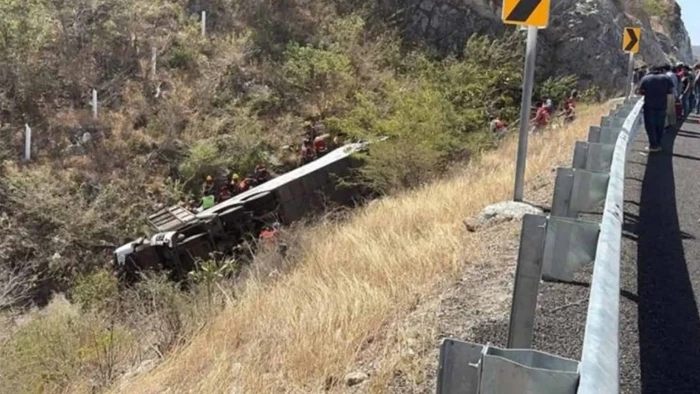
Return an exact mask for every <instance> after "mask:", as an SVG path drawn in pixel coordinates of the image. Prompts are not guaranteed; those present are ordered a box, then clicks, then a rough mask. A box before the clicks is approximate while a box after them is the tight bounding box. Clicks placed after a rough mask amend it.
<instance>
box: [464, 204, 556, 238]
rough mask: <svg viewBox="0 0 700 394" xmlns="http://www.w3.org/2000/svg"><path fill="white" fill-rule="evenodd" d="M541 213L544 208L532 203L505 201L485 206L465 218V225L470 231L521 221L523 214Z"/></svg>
mask: <svg viewBox="0 0 700 394" xmlns="http://www.w3.org/2000/svg"><path fill="white" fill-rule="evenodd" d="M527 214H530V215H541V214H542V210H541V209H540V208H537V207H534V206H532V205H530V204H525V203H522V202H515V201H504V202H499V203H496V204H492V205H489V206H487V207H486V208H484V209H483V210H482V211H481V212H480V213H479V214H478V215H476V216H473V217H470V218H467V219H465V220H464V226H465V227H466V229H467V231H469V232H476V231H478V230H480V229H484V228H488V227H491V226H495V225H497V224H499V223H503V222H509V221H516V220H517V221H520V220H522V218H523V216H525V215H527Z"/></svg>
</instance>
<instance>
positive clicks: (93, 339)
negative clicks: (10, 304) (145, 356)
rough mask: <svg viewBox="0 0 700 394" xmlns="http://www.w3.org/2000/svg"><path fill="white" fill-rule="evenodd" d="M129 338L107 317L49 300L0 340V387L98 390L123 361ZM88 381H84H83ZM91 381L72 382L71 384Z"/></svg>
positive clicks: (30, 390) (0, 389) (18, 390)
mask: <svg viewBox="0 0 700 394" xmlns="http://www.w3.org/2000/svg"><path fill="white" fill-rule="evenodd" d="M133 341H134V338H133V337H132V336H131V334H129V332H128V331H126V330H125V329H124V328H123V327H121V326H119V325H117V324H115V322H114V320H113V319H110V318H107V317H104V316H100V315H98V314H94V313H81V312H79V311H78V310H76V309H75V308H73V307H72V306H71V305H70V304H68V303H67V302H66V301H61V300H58V301H54V302H52V304H51V305H50V306H49V307H48V308H47V309H46V310H44V311H43V312H42V313H41V314H39V315H38V316H35V317H34V319H33V320H31V321H30V322H29V323H27V324H24V325H22V326H21V327H19V328H18V330H17V331H16V332H15V333H14V335H12V336H11V337H10V339H9V340H8V341H6V342H2V343H0V371H2V375H1V376H0V392H3V393H17V394H24V393H27V394H30V393H31V394H34V393H36V394H39V393H59V392H68V391H70V392H75V391H86V392H89V391H91V390H90V389H91V388H92V390H99V389H102V388H105V387H107V386H108V385H109V384H110V383H111V382H112V380H113V379H114V378H115V377H116V376H117V373H118V371H119V370H120V369H123V368H124V367H125V366H126V365H125V364H124V363H125V361H126V360H127V359H128V356H129V350H130V348H131V346H132V343H133ZM88 382H89V383H88ZM81 383H82V384H83V385H89V386H92V387H80V390H78V389H79V387H76V384H78V385H81Z"/></svg>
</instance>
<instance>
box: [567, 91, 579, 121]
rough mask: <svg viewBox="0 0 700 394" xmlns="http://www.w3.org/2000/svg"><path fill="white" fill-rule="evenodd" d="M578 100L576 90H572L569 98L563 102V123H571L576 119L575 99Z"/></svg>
mask: <svg viewBox="0 0 700 394" xmlns="http://www.w3.org/2000/svg"><path fill="white" fill-rule="evenodd" d="M577 98H578V90H576V89H574V90H573V91H572V92H571V96H569V98H568V99H566V101H565V102H564V122H566V123H569V122H573V121H574V119H576V99H577Z"/></svg>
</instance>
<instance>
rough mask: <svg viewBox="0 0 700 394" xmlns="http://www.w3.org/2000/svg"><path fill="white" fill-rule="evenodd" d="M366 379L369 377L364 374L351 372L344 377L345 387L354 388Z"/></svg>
mask: <svg viewBox="0 0 700 394" xmlns="http://www.w3.org/2000/svg"><path fill="white" fill-rule="evenodd" d="M367 379H369V375H367V374H366V373H364V372H351V373H349V374H347V375H345V385H346V386H348V387H352V386H356V385H358V384H360V383H362V382H364V381H365V380H367Z"/></svg>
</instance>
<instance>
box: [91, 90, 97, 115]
mask: <svg viewBox="0 0 700 394" xmlns="http://www.w3.org/2000/svg"><path fill="white" fill-rule="evenodd" d="M92 118H93V119H95V120H97V89H92Z"/></svg>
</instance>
